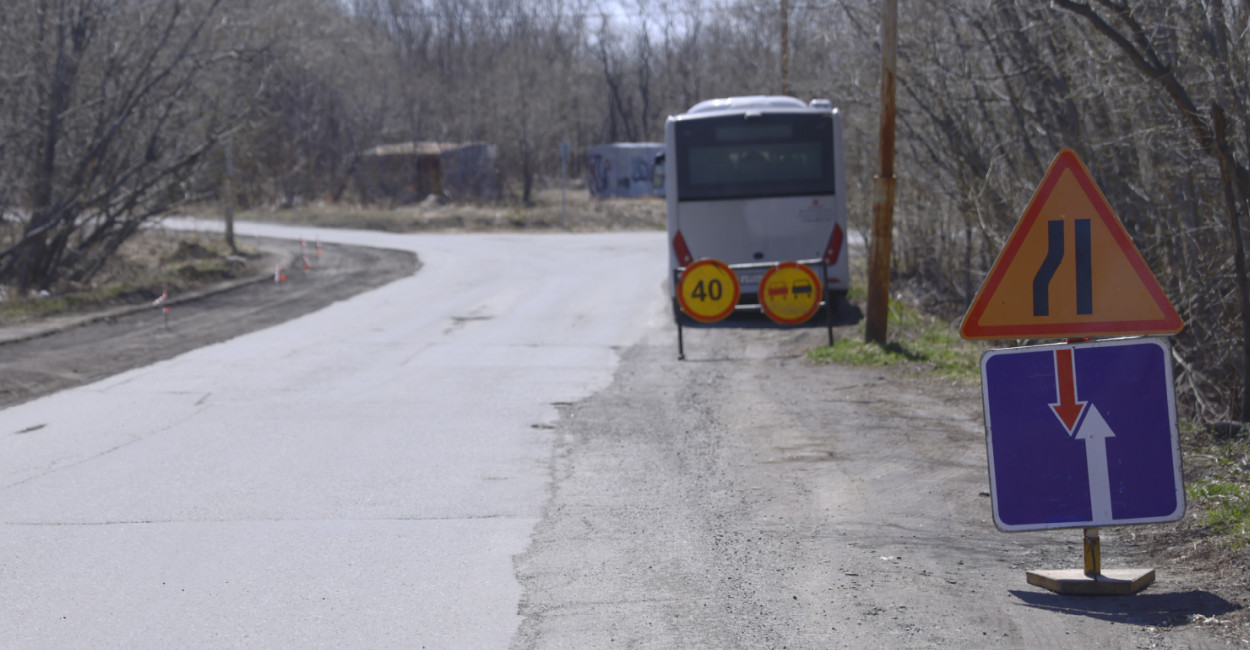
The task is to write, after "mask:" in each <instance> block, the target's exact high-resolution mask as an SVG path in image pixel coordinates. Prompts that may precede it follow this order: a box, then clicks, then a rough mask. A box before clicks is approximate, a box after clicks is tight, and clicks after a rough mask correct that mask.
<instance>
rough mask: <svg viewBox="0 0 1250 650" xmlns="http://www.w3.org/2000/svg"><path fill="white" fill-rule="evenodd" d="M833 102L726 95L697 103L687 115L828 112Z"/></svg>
mask: <svg viewBox="0 0 1250 650" xmlns="http://www.w3.org/2000/svg"><path fill="white" fill-rule="evenodd" d="M832 108H833V104H832V103H831V102H830V101H829V100H827V99H813V100H812V103H811V104H810V105H808V104H804V103H803V102H802V101H800V100H798V99H795V98H794V97H787V96H785V95H747V96H744V97H725V98H722V99H708V100H704V101H701V102H699V103H698V104H695V105H694V106H691V107H690V110H688V111H686V115H691V114H696V113H697V114H700V115H704V114H711V113H743V112H746V111H768V112H783V113H793V112H802V113H807V112H821V113H824V112H828V111H830V110H832Z"/></svg>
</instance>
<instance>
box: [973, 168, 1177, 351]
mask: <svg viewBox="0 0 1250 650" xmlns="http://www.w3.org/2000/svg"><path fill="white" fill-rule="evenodd" d="M1184 326H1185V323H1184V322H1183V321H1181V318H1180V316H1179V315H1178V314H1177V313H1176V309H1175V308H1174V307H1173V306H1172V303H1171V302H1170V301H1168V298H1167V296H1166V295H1164V294H1163V289H1162V288H1161V287H1160V286H1159V282H1158V281H1157V280H1155V277H1154V274H1153V273H1151V272H1150V269H1149V268H1148V267H1147V266H1146V261H1145V260H1143V259H1142V256H1141V253H1140V252H1138V250H1137V247H1136V246H1134V245H1133V242H1132V240H1130V239H1129V236H1128V232H1126V231H1125V230H1124V225H1123V224H1121V223H1120V220H1119V219H1118V218H1116V216H1115V212H1114V211H1112V210H1111V206H1110V205H1109V204H1108V203H1107V199H1106V197H1104V196H1103V195H1102V191H1101V190H1099V189H1098V186H1097V185H1096V184H1095V183H1094V179H1093V178H1092V177H1091V176H1090V174H1089V170H1087V169H1085V165H1083V164H1081V160H1080V159H1079V158H1077V156H1076V152H1074V151H1072V150H1071V149H1064V150H1063V151H1060V152H1059V155H1058V156H1055V160H1054V162H1052V163H1051V164H1050V169H1048V170H1046V176H1045V177H1044V178H1043V179H1042V183H1041V185H1039V186H1038V188H1037V192H1036V193H1034V194H1033V198H1032V199H1031V200H1030V201H1029V205H1028V207H1027V208H1026V209H1025V211H1024V216H1022V217H1020V222H1019V223H1018V224H1016V227H1015V230H1013V231H1012V232H1011V237H1010V238H1009V239H1008V240H1007V245H1006V246H1004V247H1003V251H1002V253H1000V254H999V256H998V260H997V261H995V262H994V266H993V268H991V269H990V274H989V276H987V277H986V279H985V284H983V285H981V290H980V291H978V292H977V296H976V298H975V299H974V300H973V301H972V307H970V308H969V309H968V313H967V315H965V316H964V322H963V326H962V327H961V328H960V334H961V335H962V336H963V337H964V338H966V339H1034V338H1083V337H1089V336H1122V335H1130V334H1175V333H1177V332H1179V331H1180V330H1181V328H1183V327H1184Z"/></svg>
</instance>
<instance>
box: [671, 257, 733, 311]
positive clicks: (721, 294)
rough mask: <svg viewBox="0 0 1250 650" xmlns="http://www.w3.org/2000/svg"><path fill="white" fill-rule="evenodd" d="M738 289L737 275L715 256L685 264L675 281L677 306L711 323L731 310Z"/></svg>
mask: <svg viewBox="0 0 1250 650" xmlns="http://www.w3.org/2000/svg"><path fill="white" fill-rule="evenodd" d="M738 293H739V287H738V275H737V274H736V273H734V272H733V269H731V268H729V267H728V266H726V265H725V264H724V263H723V262H718V261H716V260H699V261H698V262H695V263H694V264H691V265H690V266H687V267H686V270H685V271H683V272H682V274H681V278H680V279H679V280H678V281H677V302H678V303H679V304H680V305H681V310H682V311H684V312H686V315H688V316H690V317H691V318H693V319H695V320H697V321H699V322H700V323H715V322H716V321H718V320H722V319H724V318H725V317H726V316H729V315H730V314H732V313H733V311H734V306H736V305H737V304H738Z"/></svg>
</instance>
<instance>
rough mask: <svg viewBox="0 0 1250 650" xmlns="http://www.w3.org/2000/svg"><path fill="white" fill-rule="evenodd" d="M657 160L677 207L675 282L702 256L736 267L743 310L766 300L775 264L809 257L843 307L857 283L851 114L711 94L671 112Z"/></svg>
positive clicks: (823, 105) (818, 103)
mask: <svg viewBox="0 0 1250 650" xmlns="http://www.w3.org/2000/svg"><path fill="white" fill-rule="evenodd" d="M664 133H665V150H664V154H663V157H662V159H661V158H658V157H657V167H656V175H657V176H659V175H660V174H663V177H664V181H663V182H664V188H665V195H666V197H667V203H668V242H669V251H668V259H669V281H668V286H669V290H670V296H671V297H672V298H673V309H674V317H675V318H676V319H677V320H678V323H679V324H680V323H681V321H682V313H681V310H680V307H679V306H678V301H677V295H676V291H677V287H676V278H677V276H678V274H679V272H680V271H681V269H683V268H685V267H686V266H688V265H690V264H692V263H693V262H695V261H696V260H699V259H704V258H711V259H715V260H718V261H720V262H723V263H725V264H727V265H729V266H730V268H734V270H735V272H736V273H737V275H738V278H739V284H740V285H741V293H740V298H739V301H738V305H739V310H742V311H745V310H751V309H753V308H754V306H755V305H758V303H759V297H758V291H759V283H760V280H761V279H762V278H763V276H764V273H765V272H766V271H767V270H768V268H769V267H770V266H772V264H774V263H781V262H807V263H809V264H814V265H815V266H816V268H815V270H816V272H817V273H818V274H821V272H822V269H821V268H819V267H820V266H821V265H823V267H824V268H823V271H824V273H823V275H825V276H827V280H826V281H827V286H826V287H825V292H824V296H825V300H826V302H827V304H828V305H830V306H832V309H833V310H834V311H836V310H837V309H839V307H840V305H842V304H844V303H845V299H846V292H847V289H849V288H850V281H849V277H848V276H849V274H848V268H849V266H848V262H847V254H846V248H847V236H846V235H847V214H846V165H845V164H844V163H843V152H842V119H841V116H840V115H839V113H838V111H837V109H835V108H833V104H832V103H831V102H830V101H829V100H827V99H815V100H812V101H811V102H810V103H807V104H805V103H803V102H802V101H800V100H798V99H795V98H793V97H785V96H750V97H730V98H726V99H712V100H707V101H703V102H699V103H698V104H695V105H694V106H693V107H691V108H690V110H688V111H686V112H685V113H683V114H681V115H675V116H671V117H669V118H668V120H667V121H666V123H665V127H664Z"/></svg>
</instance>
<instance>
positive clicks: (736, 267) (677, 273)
mask: <svg viewBox="0 0 1250 650" xmlns="http://www.w3.org/2000/svg"><path fill="white" fill-rule="evenodd" d="M797 263H798V264H804V265H806V266H809V267H812V268H813V269H814V268H816V267H820V281H821V282H822V283H823V284H822V285H821V286H822V289H821V301H820V307H821V308H822V309H824V312H825V330H826V331H827V332H828V334H829V345H833V310H834V308H835V306H834V304H833V302H832V301H831V300H829V295H828V294H829V289H828V287H829V265H828V264H827V263H826V262H825V260H823V259H815V260H799V261H798V262H797ZM776 265H777V262H758V263H748V264H729V265H727V266H728V267H729V268H731V269H733V271H734V273H737V272H739V271H749V270H759V269H769V268H772V267H774V266H776ZM685 270H686V267H684V266H680V267H678V268H676V269H674V270H673V286H674V287H677V283H678V281H679V279H680V278H681V274H682V273H684V272H685ZM757 299H758V294H757ZM757 311H758V312H760V313H763V311H764V307H763V305H761V304H758V303H756V304H740V305H738V306H736V307H734V313H735V314H738V313H746V312H757ZM676 316H677V318H676V321H677V359H678V360H679V361H685V360H686V346H685V340H684V337H683V336H682V329H683V327H682V324H681V320H682V316H684V314H680V313H678V314H676ZM778 327H781V326H780V325H779V326H778Z"/></svg>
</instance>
